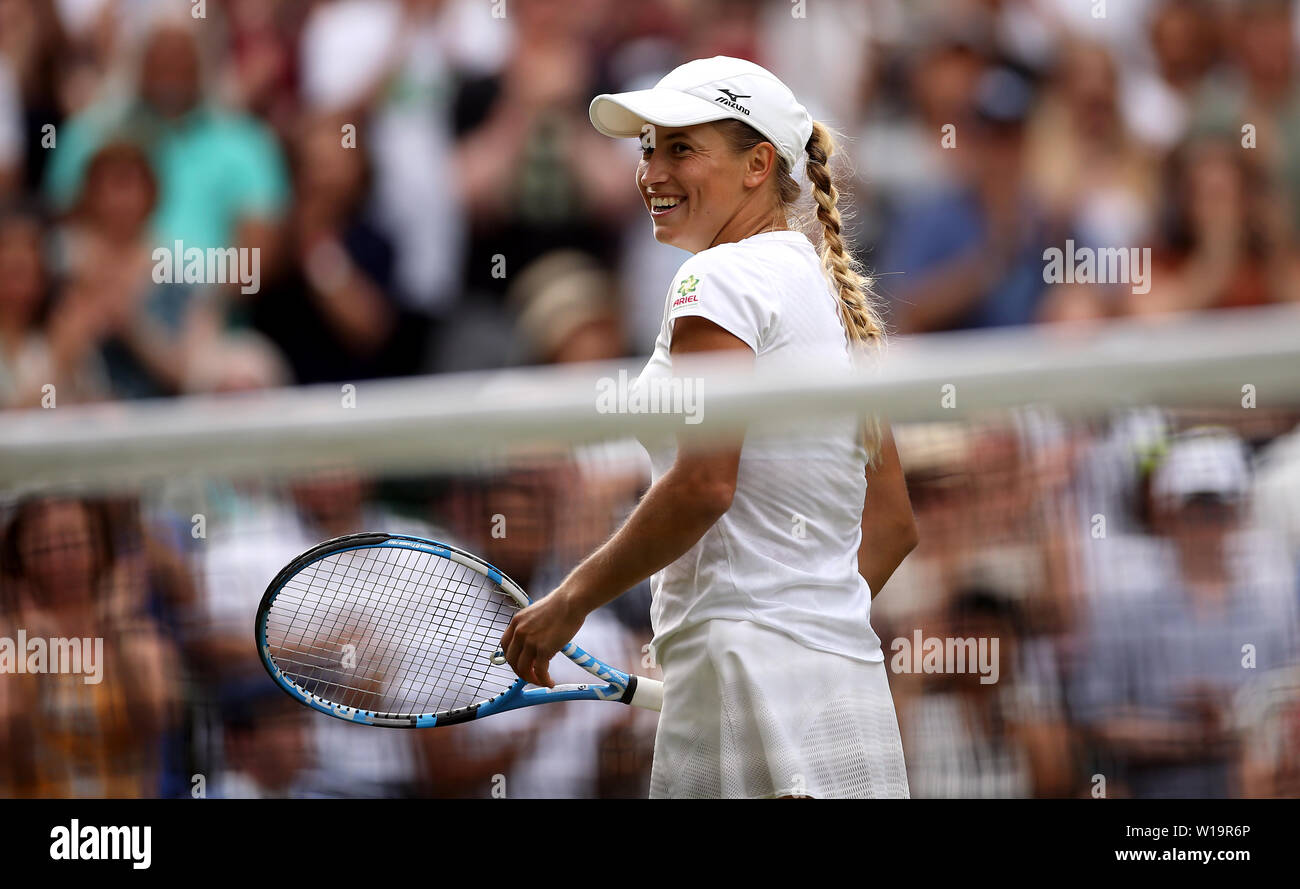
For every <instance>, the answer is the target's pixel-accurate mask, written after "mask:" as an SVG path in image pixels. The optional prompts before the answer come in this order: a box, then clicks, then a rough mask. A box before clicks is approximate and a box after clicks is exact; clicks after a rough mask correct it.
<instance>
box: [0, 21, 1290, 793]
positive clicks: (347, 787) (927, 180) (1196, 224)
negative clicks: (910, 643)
mask: <svg viewBox="0 0 1300 889" xmlns="http://www.w3.org/2000/svg"><path fill="white" fill-rule="evenodd" d="M200 7H202V11H203V14H202V16H197V14H196V10H198V9H199V8H200ZM1297 7H1298V4H1297V3H1295V2H1292V0H1124V2H1109V3H1093V2H1087V3H1085V2H1072V0H809V2H807V3H806V4H803V3H796V2H787V0H643V2H638V3H635V4H625V3H620V2H617V0H499V2H494V0H226V2H221V3H216V2H213V3H207V4H198V5H195V4H191V3H190V2H182V0H0V410H5V409H22V408H37V407H41V406H45V407H50V406H53V405H54V403H55V402H56V401H57V404H58V405H59V406H62V405H68V404H76V403H80V402H102V401H115V400H125V399H137V398H149V397H159V396H170V395H177V394H185V393H205V392H232V391H245V390H255V389H260V388H266V387H273V386H285V385H295V384H304V385H305V384H313V383H335V384H338V383H356V382H359V381H362V380H366V379H374V378H382V377H396V376H403V375H410V374H419V373H442V372H452V371H460V370H472V369H484V368H497V367H504V366H513V365H535V364H548V363H555V362H569V361H585V360H597V359H609V358H620V357H635V356H639V355H644V354H648V352H649V351H650V349H651V345H652V343H653V340H654V337H655V335H656V333H657V331H658V328H659V323H660V317H661V313H662V307H663V298H664V293H665V288H666V287H667V286H668V283H669V282H670V280H671V279H672V276H673V273H674V272H675V270H676V269H677V267H678V265H679V264H680V263H681V262H682V261H683V260H684V259H685V258H686V255H685V254H684V253H682V252H681V251H679V250H677V249H675V248H672V247H666V246H663V245H660V244H657V243H655V242H654V240H653V238H652V237H651V235H650V225H649V222H648V220H647V219H645V218H644V216H643V214H644V213H645V210H644V208H643V206H642V204H641V202H640V199H639V197H638V195H637V192H636V189H635V186H634V183H633V171H634V169H635V165H636V160H637V157H638V152H639V146H638V145H637V144H636V143H635V140H625V142H623V143H620V142H618V141H615V140H610V139H607V138H605V137H603V136H600V135H598V134H597V133H596V132H595V131H594V130H593V129H592V127H591V126H590V123H589V122H588V120H587V105H588V103H589V102H590V100H591V98H592V97H593V96H595V95H596V94H598V93H601V92H613V91H619V90H627V89H637V88H642V87H647V86H651V85H653V83H654V82H655V81H656V80H657V79H658V78H659V77H660V76H661V75H662V74H663V73H665V72H666V71H667V70H669V69H671V68H672V67H674V66H675V65H677V64H679V63H681V62H683V61H687V60H689V59H693V58H699V57H707V56H712V55H719V54H724V55H733V56H742V57H745V58H750V59H753V60H755V61H757V62H759V63H761V64H764V65H766V66H768V67H770V68H772V69H773V70H774V71H775V72H776V73H777V74H778V75H779V76H781V77H782V78H783V79H785V80H786V82H787V83H788V84H789V85H790V86H791V88H792V89H793V90H794V92H795V94H796V95H797V96H799V97H800V99H801V100H802V101H803V102H804V103H805V104H806V105H807V106H808V108H809V110H810V111H811V112H812V114H813V116H814V117H815V118H817V119H818V120H822V121H825V122H827V123H828V124H830V125H831V126H833V127H834V128H835V129H836V130H837V131H839V132H840V133H841V134H842V135H843V142H842V159H843V160H844V161H845V162H846V163H844V164H843V170H842V174H843V176H844V177H845V180H846V184H847V186H848V190H849V191H850V192H851V194H852V195H853V200H854V204H855V206H854V207H853V209H854V210H855V211H856V212H855V213H854V214H853V217H852V222H851V227H852V229H853V234H854V236H855V238H856V242H857V244H858V249H859V253H860V255H861V258H862V259H863V260H864V261H865V263H866V264H867V266H868V267H869V268H870V269H871V270H872V271H873V272H874V273H875V275H876V289H877V291H878V292H879V294H880V297H881V299H882V300H883V302H884V303H885V307H886V316H887V319H888V322H889V326H890V328H891V330H892V331H894V332H896V333H899V334H909V333H920V332H927V331H940V330H954V329H966V328H978V327H991V326H999V325H1019V324H1032V323H1049V322H1054V321H1064V320H1072V321H1087V320H1089V319H1101V318H1113V317H1124V316H1149V317H1151V318H1152V321H1153V323H1154V322H1155V321H1157V320H1158V318H1157V316H1167V315H1172V314H1175V313H1179V312H1186V311H1198V310H1206V309H1216V308H1242V309H1249V307H1253V306H1262V305H1266V304H1271V303H1278V302H1284V301H1288V300H1294V299H1297V297H1300V262H1298V261H1297V260H1298V259H1300V254H1298V253H1297V244H1298V243H1300V242H1298V241H1297V231H1298V230H1300V229H1297V226H1300V89H1297V84H1298V83H1300V81H1298V80H1297V77H1296V72H1295V70H1294V69H1295V67H1296V65H1297V62H1298V61H1300V55H1298V52H1300V9H1298V8H1297ZM1099 12H1100V13H1101V14H1098V13H1099ZM196 16H197V17H196ZM1067 241H1070V242H1073V243H1075V244H1077V245H1079V246H1083V247H1093V248H1108V247H1125V248H1128V247H1135V248H1149V249H1150V256H1151V267H1150V269H1149V270H1148V272H1149V283H1150V287H1149V288H1145V289H1144V288H1137V287H1134V286H1131V284H1130V283H1128V282H1118V283H1110V284H1061V283H1056V284H1052V283H1047V281H1046V280H1045V276H1044V250H1046V249H1048V248H1051V247H1056V248H1060V249H1064V247H1065V245H1066V243H1067ZM174 245H176V246H179V245H183V246H184V248H186V249H188V248H199V249H201V250H208V249H213V248H216V249H227V248H236V249H239V250H247V251H253V250H256V251H257V256H258V257H259V259H258V267H259V272H260V282H259V286H258V287H257V288H255V289H254V292H245V290H246V288H241V287H240V286H239V284H238V283H197V282H191V283H183V282H170V283H160V282H159V281H158V280H157V276H156V274H155V267H156V265H157V260H156V257H155V254H154V251H155V250H156V249H157V248H159V247H164V248H167V249H168V250H172V249H174ZM1139 290H1142V291H1143V292H1138V291H1139ZM1202 419H1206V418H1194V421H1193V420H1192V419H1189V418H1186V417H1171V416H1165V415H1147V414H1142V413H1135V414H1132V415H1125V416H1123V417H1116V418H1114V419H1113V420H1112V421H1111V422H1109V423H1107V424H1105V425H1099V426H1094V427H1089V428H1080V427H1075V426H1067V425H1064V424H1060V423H1059V422H1056V421H1054V420H1052V419H1051V418H1050V417H1046V418H1044V417H1033V416H1027V417H1018V418H1017V419H1016V420H1015V422H1006V423H1003V424H1000V425H992V426H990V427H989V428H980V427H970V426H934V427H931V426H926V427H912V428H907V429H900V430H899V444H900V453H901V454H902V456H903V459H904V463H905V469H906V471H907V473H908V479H909V488H910V489H911V491H912V496H913V502H914V507H915V509H916V513H917V516H918V521H919V524H920V528H921V539H922V544H921V547H920V548H919V549H918V550H917V552H915V553H914V554H913V555H912V556H911V557H910V558H909V560H908V561H907V562H906V563H905V564H904V566H903V568H901V569H900V571H899V573H898V575H897V576H896V577H895V579H894V580H893V581H892V582H891V584H890V585H889V587H887V588H886V591H885V593H884V594H883V595H882V597H881V598H880V599H878V600H877V609H876V620H877V630H878V632H879V635H880V636H881V638H882V639H883V640H885V643H886V646H888V645H889V642H890V640H891V639H893V638H896V637H907V638H910V637H911V634H912V632H913V630H914V629H917V628H920V629H922V630H923V631H924V633H925V635H927V636H930V635H935V636H953V635H959V636H966V635H975V636H980V635H987V636H997V637H999V638H1001V639H1003V640H1005V645H1004V647H1003V650H1002V658H1003V661H1004V668H1003V672H1002V679H1001V680H1000V681H999V682H998V683H996V684H991V685H985V684H981V683H979V682H978V680H977V678H973V677H970V676H965V675H951V674H945V675H926V674H921V675H908V674H905V673H900V672H899V671H897V670H895V671H892V672H891V677H892V679H891V681H892V682H893V685H894V687H895V693H896V696H897V698H898V702H899V714H900V720H901V722H902V726H903V732H904V742H905V747H906V750H907V755H908V762H909V769H910V772H911V779H912V789H913V795H914V796H1034V795H1038V796H1058V795H1070V796H1082V795H1088V794H1090V793H1096V792H1097V786H1098V780H1097V779H1098V776H1100V777H1101V779H1102V783H1103V784H1105V785H1106V787H1105V789H1104V791H1103V792H1104V793H1105V794H1106V795H1113V796H1118V795H1126V794H1127V795H1139V796H1166V795H1174V796H1178V795H1182V796H1238V795H1296V794H1297V793H1300V703H1298V702H1300V667H1297V663H1298V661H1297V649H1296V607H1297V598H1298V597H1300V573H1297V570H1296V567H1295V566H1296V562H1297V557H1298V556H1300V512H1298V511H1297V507H1296V505H1295V504H1297V503H1300V469H1297V467H1298V466H1300V440H1297V434H1296V433H1295V432H1293V431H1291V430H1292V429H1293V427H1294V426H1295V421H1296V417H1295V416H1294V415H1291V416H1289V417H1288V416H1279V415H1273V414H1270V415H1267V416H1265V418H1264V419H1262V420H1258V421H1252V424H1253V425H1243V424H1242V423H1241V422H1240V421H1239V420H1237V419H1235V418H1224V417H1212V418H1208V421H1207V422H1205V423H1202V422H1200V421H1201V420H1202ZM0 422H3V419H2V417H0ZM645 470H646V467H645V465H644V463H643V461H642V460H641V458H640V456H639V454H632V453H627V452H624V451H623V450H622V449H620V448H617V447H615V448H610V449H592V450H591V451H583V452H579V453H576V454H570V455H566V456H565V458H564V459H552V460H540V461H538V462H536V463H535V464H533V465H530V466H525V467H522V468H520V467H515V468H510V469H509V471H505V470H503V471H500V472H492V473H485V474H484V475H483V476H482V477H473V478H471V477H465V476H461V477H447V478H441V477H434V478H419V479H409V480H402V481H394V480H386V481H381V480H373V479H368V478H365V477H363V476H361V475H359V474H357V473H355V472H353V471H351V470H349V469H348V468H347V467H339V468H338V469H337V470H333V471H330V472H322V473H317V474H313V475H311V476H304V477H302V478H299V479H295V480H294V481H293V482H292V483H285V484H280V485H276V486H272V487H270V488H266V487H262V488H260V489H253V488H250V487H249V486H245V485H240V484H233V483H224V484H217V483H215V482H212V481H207V482H203V483H199V482H196V483H195V484H194V485H193V486H192V487H191V488H190V489H185V488H184V484H183V483H178V484H176V485H172V486H170V487H169V490H168V491H166V492H165V494H164V495H163V496H157V497H150V498H148V499H147V500H141V499H140V498H136V497H129V496H114V497H111V498H93V499H90V498H74V497H36V498H32V497H29V498H23V499H20V500H18V501H17V502H5V503H3V504H0V508H2V509H3V512H0V528H2V530H3V549H2V550H0V569H2V571H0V583H3V586H2V587H0V637H13V636H14V634H15V632H16V628H18V627H23V628H26V631H27V632H28V634H29V635H34V634H36V632H37V629H36V628H44V629H43V630H42V632H43V633H44V634H45V635H47V636H93V637H103V638H104V639H105V640H106V648H105V658H106V668H105V669H106V676H107V677H108V678H106V680H105V681H104V682H103V683H102V684H99V685H87V684H85V683H83V682H81V681H80V677H73V676H60V677H41V679H40V680H39V681H37V680H36V679H35V677H32V676H27V677H21V678H16V677H12V676H0V795H46V796H119V795H121V796H137V795H138V796H155V795H166V796H186V795H191V794H193V793H196V792H198V791H197V790H196V788H198V787H199V786H200V785H202V787H203V792H204V793H207V794H209V795H229V796H276V795H305V796H311V795H322V796H332V795H385V796H387V795H392V796H485V795H491V794H492V793H493V792H494V790H499V791H500V792H501V793H504V794H505V795H507V796H527V795H561V796H569V795H576V796H640V795H644V793H645V789H646V787H647V786H648V773H647V768H648V762H649V751H650V746H651V743H652V739H653V725H654V723H653V718H652V717H651V718H649V720H648V721H647V718H646V716H647V715H646V714H638V713H632V712H624V711H623V709H622V708H607V707H603V706H598V705H591V706H589V705H574V706H573V707H567V708H536V709H534V710H531V711H525V712H520V713H516V714H511V715H507V716H501V717H494V718H493V719H491V720H487V721H486V722H484V723H483V724H482V725H470V726H459V727H455V728H452V729H447V730H445V731H442V730H439V731H434V732H415V733H401V732H395V731H375V730H370V729H363V728H357V727H354V726H348V725H345V724H343V723H341V722H337V721H334V720H328V719H325V718H321V717H317V716H314V715H312V714H309V713H307V712H306V711H301V712H300V708H297V707H296V706H295V705H294V704H293V703H292V702H291V701H289V700H288V699H287V698H286V697H285V696H284V695H283V694H282V693H280V692H279V691H278V690H276V689H275V688H274V687H273V686H272V685H271V684H270V683H269V682H268V681H267V679H266V677H265V675H264V673H263V672H262V668H261V666H260V664H259V663H258V662H257V659H256V655H255V652H254V651H253V646H252V641H251V637H252V634H251V619H252V614H253V612H254V611H255V609H256V605H257V602H258V599H259V598H260V596H261V593H262V591H263V589H264V588H265V585H266V583H267V581H268V580H269V579H270V578H271V577H272V576H273V575H274V574H275V573H276V572H277V571H278V570H279V568H280V567H281V566H282V565H283V564H284V563H285V562H286V561H288V559H289V558H291V557H292V556H294V555H296V554H297V553H299V552H301V551H303V550H305V549H307V548H308V547H309V546H310V545H312V544H313V543H315V542H317V541H319V540H321V539H323V538H326V537H330V536H337V535H339V534H344V533H350V532H353V531H358V530H365V529H374V528H382V529H384V530H388V531H408V532H414V533H423V534H426V535H435V536H436V535H442V536H443V537H445V538H448V539H451V540H454V541H456V542H458V543H460V545H462V546H465V547H466V548H468V549H471V550H473V551H475V552H481V553H482V554H483V555H484V556H485V557H486V558H488V560H489V561H492V562H494V563H495V564H498V565H500V567H502V569H503V570H505V571H506V572H507V573H508V574H510V575H511V576H513V577H514V578H515V579H516V580H518V581H520V582H521V583H522V584H523V585H524V587H525V588H526V589H530V590H533V591H539V590H544V589H545V588H546V585H547V584H548V583H550V582H553V581H556V580H558V578H559V577H561V576H562V575H563V573H564V571H565V570H566V569H567V568H568V567H569V566H571V565H572V564H573V562H574V561H575V560H576V559H578V558H580V557H581V556H582V555H584V554H585V553H586V552H587V551H589V550H590V548H591V546H592V545H594V544H595V543H596V542H598V541H599V540H601V539H602V538H603V537H604V535H605V534H607V533H608V532H609V530H610V529H611V528H612V527H613V526H614V524H615V523H616V522H617V521H618V519H619V518H620V517H621V516H622V515H624V514H625V513H626V511H627V510H628V509H630V507H631V505H632V504H633V503H635V499H636V497H637V495H638V494H639V492H640V491H641V490H643V488H644V485H645V484H646V481H647V479H646V476H645ZM196 504H197V505H196ZM496 516H503V517H505V520H506V522H507V523H508V528H509V530H508V533H506V534H505V535H504V536H500V537H498V536H495V535H493V534H492V533H491V529H492V527H493V526H494V517H496ZM1098 517H1100V519H1101V521H1100V528H1099V522H1098ZM200 520H201V521H200ZM200 526H201V527H200ZM646 595H647V594H646V590H645V589H638V590H634V591H632V592H631V593H629V594H628V595H627V596H625V597H624V598H623V599H622V600H620V601H619V602H617V603H615V605H614V606H611V607H610V608H608V609H604V610H602V611H600V612H597V614H596V615H593V618H592V619H591V621H589V623H588V626H587V627H586V629H585V630H584V633H585V634H588V635H584V636H583V637H580V638H582V639H584V640H585V641H586V644H587V647H589V648H590V649H592V650H594V651H599V652H600V653H601V654H602V655H604V656H605V657H606V658H607V659H609V660H611V661H613V662H620V663H625V664H627V665H633V664H642V669H643V670H645V671H651V672H653V670H654V666H653V664H650V663H648V662H644V659H645V658H646V657H648V655H647V654H646V653H645V649H644V647H643V646H644V644H645V642H646V641H647V640H648V626H647V620H648V617H647V614H646V608H645V602H646ZM1246 648H1249V651H1246V650H1245V649H1246ZM620 652H621V653H622V654H621V655H620ZM890 656H891V652H890V651H889V650H887V651H886V657H887V659H888V658H889V657H890ZM1248 657H1249V658H1251V659H1252V660H1251V664H1250V666H1249V667H1246V666H1243V664H1244V661H1245V659H1246V658H1248ZM556 679H557V680H558V681H564V680H563V679H561V677H560V675H559V674H558V672H557V674H556ZM65 680H66V681H65ZM577 681H580V680H577ZM628 709H629V710H630V708H628ZM607 710H610V711H614V712H612V713H607V712H605V711H607ZM544 711H545V712H544ZM552 711H555V712H552ZM501 776H504V778H502V777H501ZM502 781H503V782H504V786H501V782H502Z"/></svg>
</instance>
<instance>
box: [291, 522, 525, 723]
mask: <svg viewBox="0 0 1300 889" xmlns="http://www.w3.org/2000/svg"><path fill="white" fill-rule="evenodd" d="M517 610H518V605H517V604H516V603H515V602H514V600H513V599H511V598H510V597H509V596H507V595H506V594H505V593H503V592H502V591H501V590H499V589H498V588H497V587H496V585H495V584H494V583H492V582H491V581H490V580H488V579H487V578H486V577H485V576H483V575H482V574H480V573H479V572H477V571H475V570H473V569H472V568H468V567H466V566H464V565H461V564H459V563H457V562H453V561H451V560H449V559H445V558H442V557H441V556H436V555H433V554H431V553H428V552H425V551H422V550H415V549H410V548H405V547H394V546H384V547H368V548H364V549H357V550H350V551H345V552H339V553H334V554H332V555H329V556H326V557H325V558H323V559H320V560H318V561H316V562H314V563H312V564H311V565H309V566H307V567H306V568H304V569H302V570H301V571H300V572H299V573H298V574H296V575H294V576H293V577H292V578H290V579H289V581H287V582H286V583H285V585H284V586H283V588H282V589H281V591H280V593H279V595H278V596H277V597H276V599H275V601H274V602H273V603H272V604H271V606H270V608H269V610H268V612H267V616H266V638H267V644H268V647H269V649H270V654H271V659H272V661H273V662H274V663H275V664H276V666H277V667H279V668H280V669H281V670H283V671H284V673H285V675H286V676H287V677H288V678H289V679H290V680H292V681H293V682H294V683H295V684H297V685H298V686H299V687H301V688H302V689H304V690H305V691H307V692H309V693H311V694H314V695H316V696H317V697H319V698H322V699H323V700H326V701H329V702H331V703H334V704H342V705H345V706H349V707H354V708H358V709H363V710H372V711H375V712H379V713H392V714H399V715H417V714H424V713H439V712H445V711H447V710H452V709H456V708H460V707H465V706H468V705H470V704H475V703H480V702H482V701H485V700H487V699H489V698H492V697H495V696H496V695H498V694H500V693H502V692H504V691H506V690H507V689H508V688H510V686H511V685H513V684H514V683H515V682H517V681H518V677H517V676H516V675H515V674H514V672H513V671H511V670H510V668H509V667H507V666H497V665H494V664H493V663H492V655H493V654H494V653H495V652H496V650H497V648H498V645H499V641H500V638H501V634H502V633H503V632H505V629H506V627H507V626H508V625H509V623H510V619H511V617H513V615H514V613H515V612H516V611H517Z"/></svg>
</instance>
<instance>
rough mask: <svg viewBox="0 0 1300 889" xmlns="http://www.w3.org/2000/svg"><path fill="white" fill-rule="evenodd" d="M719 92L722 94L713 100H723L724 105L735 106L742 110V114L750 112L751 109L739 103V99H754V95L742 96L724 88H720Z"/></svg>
mask: <svg viewBox="0 0 1300 889" xmlns="http://www.w3.org/2000/svg"><path fill="white" fill-rule="evenodd" d="M718 92H720V93H722V95H721V96H719V97H718V98H716V99H714V100H713V101H715V102H721V103H722V104H723V105H726V106H727V107H728V108H735V109H736V110H737V111H739V112H741V113H742V114H748V113H749V109H748V108H744V107H742V106H741V105H739V104H738V101H739V100H740V99H752V98H753V96H742V95H738V94H736V93H733V92H732V91H731V90H724V89H720V90H718Z"/></svg>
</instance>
